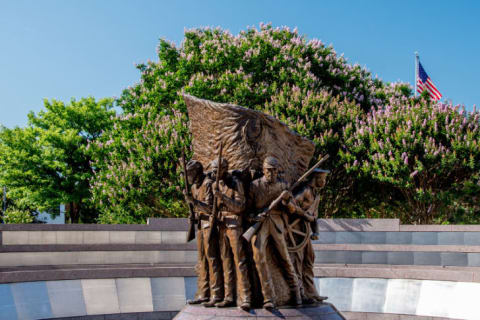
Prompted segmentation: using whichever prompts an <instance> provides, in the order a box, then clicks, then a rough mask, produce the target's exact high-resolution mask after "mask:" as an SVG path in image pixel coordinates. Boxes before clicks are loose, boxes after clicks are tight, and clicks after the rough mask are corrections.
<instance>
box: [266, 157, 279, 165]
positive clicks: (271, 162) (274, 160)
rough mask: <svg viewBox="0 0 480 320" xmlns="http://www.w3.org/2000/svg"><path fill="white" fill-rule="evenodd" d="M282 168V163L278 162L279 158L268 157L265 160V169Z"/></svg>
mask: <svg viewBox="0 0 480 320" xmlns="http://www.w3.org/2000/svg"><path fill="white" fill-rule="evenodd" d="M279 166H280V162H278V160H277V158H275V157H272V156H268V157H266V158H265V160H263V167H264V168H278V167H279Z"/></svg>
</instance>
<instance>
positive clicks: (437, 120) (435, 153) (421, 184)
mask: <svg viewBox="0 0 480 320" xmlns="http://www.w3.org/2000/svg"><path fill="white" fill-rule="evenodd" d="M479 116H480V115H479V113H478V112H476V111H475V112H472V113H468V114H467V113H466V112H465V110H464V109H459V107H458V106H456V107H454V106H452V105H446V104H442V103H431V102H429V101H427V100H424V99H423V98H420V99H412V98H407V97H398V98H393V99H391V100H390V103H389V104H388V105H386V106H385V107H376V108H372V110H371V111H370V112H368V114H367V115H366V116H365V117H362V118H360V117H359V118H357V119H356V120H355V121H354V122H352V123H349V124H347V125H346V127H345V129H344V132H345V133H346V134H345V136H346V137H345V144H346V150H341V151H340V157H341V158H342V159H343V161H344V163H345V168H346V170H347V172H351V173H352V172H355V173H356V174H357V175H358V176H359V177H368V178H369V179H372V180H373V181H376V182H378V183H380V184H381V185H384V186H385V187H386V188H393V190H396V191H397V192H398V193H399V196H397V197H396V199H397V200H400V201H401V202H402V203H403V204H401V205H398V206H396V207H395V212H394V213H395V215H396V216H397V217H398V216H400V217H401V218H402V221H404V222H409V223H433V222H445V221H448V218H449V215H450V214H451V213H452V212H453V211H452V210H454V209H453V208H452V204H454V202H455V201H456V200H458V199H457V198H458V197H459V193H461V192H459V191H461V190H462V189H464V188H465V187H468V185H469V184H471V183H472V182H473V181H474V180H475V178H474V177H475V174H478V172H479V170H480V129H479V124H480V123H479ZM472 179H473V180H472ZM402 209H403V210H402Z"/></svg>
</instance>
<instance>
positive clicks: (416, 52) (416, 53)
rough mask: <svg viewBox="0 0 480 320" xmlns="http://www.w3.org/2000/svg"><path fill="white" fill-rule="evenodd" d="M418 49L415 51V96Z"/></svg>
mask: <svg viewBox="0 0 480 320" xmlns="http://www.w3.org/2000/svg"><path fill="white" fill-rule="evenodd" d="M418 61H419V57H418V51H415V81H414V83H415V97H416V96H417V79H418Z"/></svg>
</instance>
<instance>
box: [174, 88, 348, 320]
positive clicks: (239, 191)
mask: <svg viewBox="0 0 480 320" xmlns="http://www.w3.org/2000/svg"><path fill="white" fill-rule="evenodd" d="M184 99H185V102H186V105H187V110H188V115H189V118H190V123H189V128H190V131H191V133H192V144H193V160H191V161H190V162H189V163H188V166H187V167H188V168H187V171H188V172H187V175H188V178H189V179H188V180H189V181H191V183H192V187H191V195H189V194H188V191H187V192H185V194H186V199H187V201H188V202H189V204H191V205H192V206H193V209H194V212H195V218H196V221H197V226H198V231H197V243H198V251H199V256H198V264H197V273H198V288H197V294H196V297H195V299H194V300H193V301H190V302H189V303H192V304H198V303H201V302H203V306H198V307H194V306H190V307H187V308H186V309H185V310H184V314H183V315H182V314H179V316H182V317H180V318H178V319H189V318H188V317H189V314H190V316H191V317H195V319H202V318H201V316H203V313H205V312H207V313H208V315H207V314H206V313H205V317H206V318H208V317H211V316H212V315H214V314H216V313H221V315H220V314H219V315H218V316H221V317H226V318H228V316H233V317H235V315H236V314H237V313H239V312H240V313H242V312H243V314H242V317H243V316H245V319H248V318H249V317H250V318H251V316H250V315H251V314H252V313H251V312H249V310H253V309H252V308H262V307H263V308H264V309H267V310H268V311H258V310H257V311H255V312H256V314H255V317H260V318H262V317H265V318H268V317H271V315H272V314H274V313H275V312H276V311H278V310H279V309H276V308H281V307H282V306H287V305H289V306H297V307H298V308H299V309H298V310H303V311H298V312H303V313H302V314H305V315H306V316H307V314H309V312H310V311H312V310H313V309H315V308H317V309H318V308H320V309H321V308H325V306H329V305H328V304H319V303H320V302H322V301H323V300H325V299H326V297H320V296H319V295H318V292H317V290H316V288H315V284H314V282H313V263H314V251H313V246H312V238H313V239H315V237H317V236H318V232H317V229H316V218H317V211H318V204H319V201H320V196H319V192H318V191H319V190H320V189H321V188H322V187H323V186H324V185H325V177H326V174H327V173H328V171H326V170H320V169H316V168H317V167H318V166H319V165H320V164H321V163H322V162H323V161H325V160H326V159H327V158H328V155H327V156H326V157H324V158H322V160H321V161H319V162H317V163H316V165H315V166H313V167H312V168H311V169H310V170H308V169H309V166H310V162H311V161H312V157H313V154H314V151H315V148H314V144H313V142H312V141H309V140H308V139H306V138H303V137H301V136H299V135H298V134H296V133H295V132H293V131H291V130H290V129H289V128H288V127H287V126H286V125H285V124H283V123H282V122H280V121H278V120H277V119H275V118H273V117H271V116H268V115H266V114H263V113H260V112H257V111H254V110H250V109H246V108H243V107H240V106H236V105H232V104H222V103H215V102H212V101H208V100H202V99H198V98H195V97H192V96H189V95H184ZM194 168H195V170H194ZM190 169H191V170H190ZM186 190H189V189H188V188H186ZM312 230H313V233H312ZM235 305H236V306H237V307H239V309H240V310H237V309H231V308H229V307H232V306H235ZM302 305H303V306H305V305H309V306H311V307H312V308H311V309H308V308H302ZM205 307H217V308H213V309H212V308H205ZM218 308H222V309H218ZM307 309H308V310H310V311H308V312H307V311H306V310H307ZM205 310H213V311H205ZM218 310H226V311H225V312H224V311H218ZM289 310H290V311H288V312H287V313H288V314H290V313H292V312H293V313H295V312H297V311H293V310H297V309H289ZM322 310H323V309H322ZM227 311H228V312H227ZM317 311H318V310H317ZM293 313H292V315H291V316H292V317H293V316H294V315H293ZM237 316H238V315H237ZM297 316H298V315H297ZM334 316H337V312H335V313H332V316H331V317H330V318H328V317H327V318H325V317H323V318H311V317H310V318H309V317H305V318H301V319H342V318H338V316H337V318H335V317H334ZM206 318H205V319H206ZM192 319H193V318H192ZM209 319H210V318H209ZM236 319H239V318H238V317H236ZM241 319H243V318H241ZM286 319H288V317H286ZM295 319H297V318H295ZM298 319H300V318H298Z"/></svg>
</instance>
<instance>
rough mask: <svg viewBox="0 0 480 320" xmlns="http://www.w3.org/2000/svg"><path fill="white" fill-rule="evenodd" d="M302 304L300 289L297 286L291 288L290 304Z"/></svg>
mask: <svg viewBox="0 0 480 320" xmlns="http://www.w3.org/2000/svg"><path fill="white" fill-rule="evenodd" d="M301 304H302V295H301V294H300V289H299V288H298V287H296V288H294V289H293V290H292V298H291V305H292V306H298V305H301Z"/></svg>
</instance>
